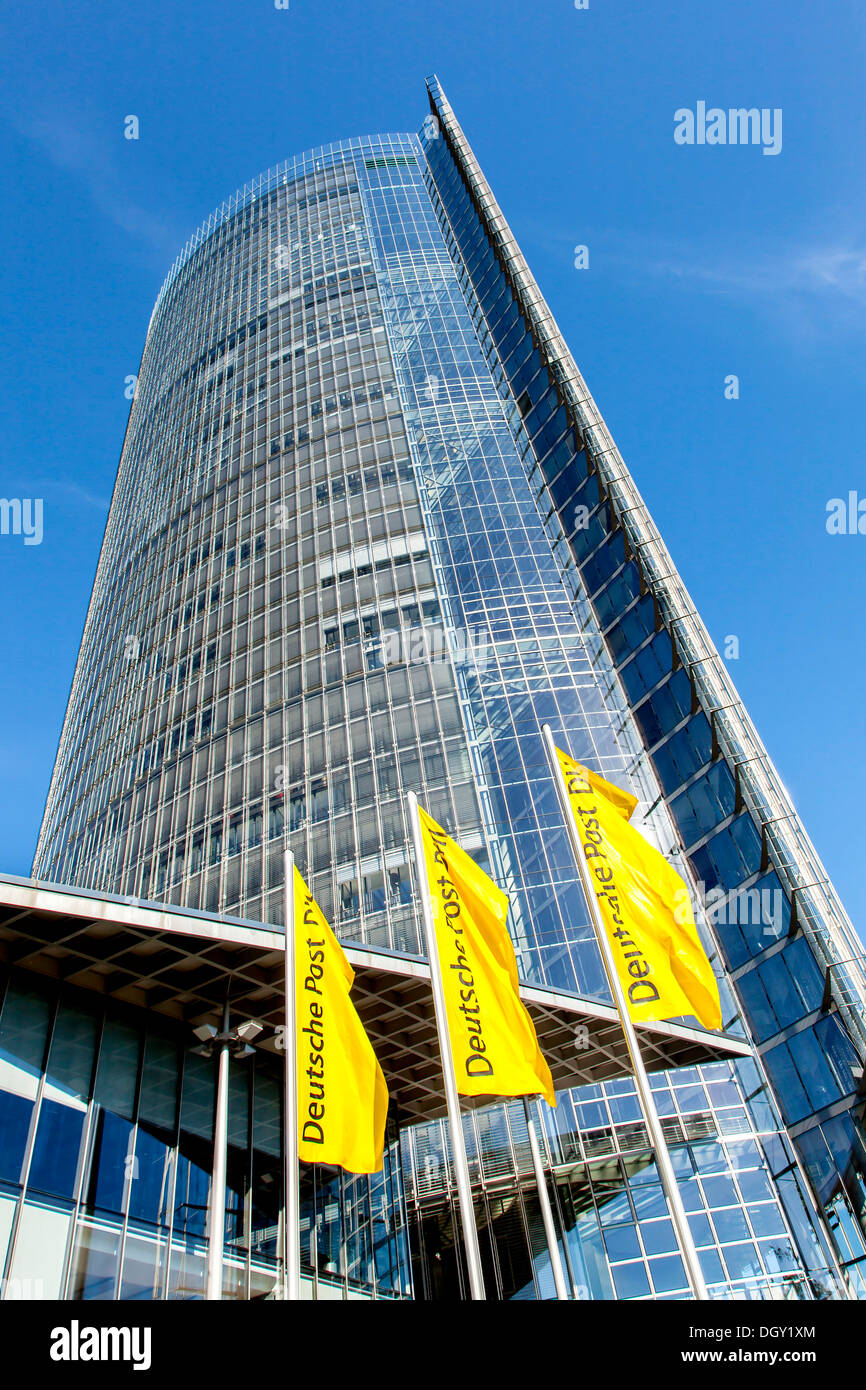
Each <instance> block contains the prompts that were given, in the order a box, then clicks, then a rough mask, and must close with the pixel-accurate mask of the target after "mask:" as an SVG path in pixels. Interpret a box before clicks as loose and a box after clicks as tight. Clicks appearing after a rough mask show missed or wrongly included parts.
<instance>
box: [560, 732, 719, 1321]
mask: <svg viewBox="0 0 866 1390" xmlns="http://www.w3.org/2000/svg"><path fill="white" fill-rule="evenodd" d="M541 732H542V736H543V738H544V746H545V749H546V750H547V757H548V760H549V762H550V770H551V772H552V774H553V780H554V783H555V785H556V793H557V796H558V797H559V805H560V809H561V811H562V815H563V819H564V821H565V825H566V828H567V830H568V837H569V840H570V841H571V848H572V850H573V852H574V859H575V863H576V864H577V871H578V873H579V875H580V881H581V883H582V885H583V890H584V893H585V895H586V900H587V903H588V905H589V914H590V917H591V918H592V924H593V927H594V928H595V935H596V938H597V940H598V945H599V950H600V951H601V958H602V960H603V962H604V970H605V974H606V975H607V981H608V984H609V985H610V989H611V993H612V994H613V997H614V1001H615V1003H616V1007H617V1012H618V1013H619V1020H620V1023H621V1025H622V1031H623V1033H624V1035H625V1042H626V1047H627V1048H628V1054H629V1058H630V1059H631V1065H632V1071H633V1073H634V1081H635V1087H636V1089H637V1093H638V1099H639V1100H640V1104H641V1109H642V1111H643V1117H644V1120H645V1121H646V1126H647V1130H648V1131H649V1136H650V1143H651V1144H652V1147H653V1149H654V1150H655V1156H656V1162H657V1164H658V1169H659V1176H660V1177H661V1180H662V1187H663V1188H664V1191H665V1195H666V1197H667V1200H668V1207H669V1208H670V1213H671V1219H672V1221H673V1224H674V1231H675V1232H676V1236H677V1243H678V1245H679V1249H680V1254H681V1255H682V1258H683V1264H684V1265H685V1270H686V1275H687V1277H688V1281H689V1284H690V1285H691V1290H692V1296H693V1297H694V1298H695V1299H699V1300H703V1299H708V1298H709V1295H708V1294H707V1286H706V1284H705V1283H704V1276H703V1272H702V1270H701V1266H700V1262H699V1260H698V1252H697V1250H696V1249H695V1243H694V1240H693V1239H692V1232H691V1228H690V1227H689V1223H688V1218H687V1216H686V1209H685V1207H684V1206H683V1200H682V1197H681V1196H680V1190H679V1187H678V1186H677V1179H676V1174H675V1173H674V1169H673V1164H672V1163H671V1156H670V1152H669V1150H668V1146H667V1140H666V1139H665V1136H664V1132H663V1130H662V1126H661V1121H660V1119H659V1116H658V1111H657V1110H656V1106H655V1100H654V1099H653V1094H652V1090H651V1089H650V1084H649V1078H648V1076H647V1073H646V1067H645V1066H644V1063H643V1057H642V1056H641V1050H640V1044H639V1043H638V1040H637V1034H636V1032H635V1028H634V1024H633V1022H632V1018H631V1014H630V1013H629V1011H628V1004H627V1002H626V997H625V994H624V993H623V989H622V985H621V984H620V979H619V975H618V973H617V969H616V961H615V960H614V955H613V948H612V947H611V944H610V939H609V937H608V934H607V929H606V927H605V924H604V919H603V917H602V915H601V908H600V906H599V902H598V898H597V896H596V892H595V889H594V888H593V885H592V880H591V878H590V874H589V866H588V864H587V862H586V856H585V855H584V852H583V846H582V845H581V842H580V836H579V835H578V832H577V826H576V824H575V820H574V813H573V811H572V809H571V806H570V804H569V800H568V793H567V791H566V788H565V783H564V781H563V777H562V769H561V768H560V765H559V759H558V758H557V756H556V745H555V744H554V742H553V734H552V733H551V731H550V725H549V724H543V725H542V726H541Z"/></svg>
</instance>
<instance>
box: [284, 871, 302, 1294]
mask: <svg viewBox="0 0 866 1390" xmlns="http://www.w3.org/2000/svg"><path fill="white" fill-rule="evenodd" d="M283 874H284V884H283V892H284V895H285V897H284V901H285V911H284V918H285V923H286V948H285V953H284V964H285V993H286V1032H285V1048H284V1050H285V1059H284V1083H285V1098H284V1104H283V1111H284V1114H285V1124H284V1128H285V1160H284V1162H285V1167H284V1173H283V1188H284V1191H285V1204H286V1219H285V1222H284V1225H283V1229H284V1246H285V1248H284V1251H283V1263H284V1266H285V1278H284V1288H285V1297H286V1298H287V1299H289V1300H291V1302H293V1303H296V1302H297V1301H298V1300H299V1299H300V1296H301V1204H300V1193H299V1191H298V1061H297V1025H296V1022H295V856H294V854H293V853H292V851H291V850H290V849H287V850H286V851H285V854H284V856H283Z"/></svg>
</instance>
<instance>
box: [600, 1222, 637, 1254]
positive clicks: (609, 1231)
mask: <svg viewBox="0 0 866 1390" xmlns="http://www.w3.org/2000/svg"><path fill="white" fill-rule="evenodd" d="M604 1243H605V1246H606V1247H607V1253H608V1258H609V1259H611V1260H633V1259H636V1258H637V1257H638V1256H639V1255H640V1244H639V1242H638V1238H637V1231H636V1230H635V1228H634V1226H608V1227H605V1232H604Z"/></svg>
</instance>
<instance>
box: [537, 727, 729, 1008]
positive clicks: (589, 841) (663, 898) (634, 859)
mask: <svg viewBox="0 0 866 1390" xmlns="http://www.w3.org/2000/svg"><path fill="white" fill-rule="evenodd" d="M556 755H557V757H558V759H559V765H560V768H561V770H562V776H563V779H564V782H565V787H566V791H567V792H568V801H569V805H570V807H571V810H572V814H573V816H574V821H575V824H576V826H577V831H578V835H579V837H580V843H581V845H582V847H583V853H584V855H585V856H586V861H587V864H588V865H589V871H590V875H591V876H592V877H593V878H594V879H595V883H596V885H597V886H596V897H597V898H598V902H599V905H600V907H601V915H602V918H603V920H604V924H605V926H606V928H607V934H608V939H609V941H610V944H611V946H612V947H613V954H614V958H615V960H616V968H617V974H618V975H619V980H620V984H621V985H622V988H623V992H624V994H625V996H626V999H627V1000H628V1005H629V1013H630V1014H631V1017H632V1018H633V1019H634V1021H635V1022H636V1023H642V1022H652V1021H655V1020H658V1019H665V1018H679V1017H681V1016H682V1015H690V1014H693V1015H694V1016H695V1018H697V1019H698V1020H699V1021H700V1022H701V1023H702V1024H703V1025H704V1027H705V1028H721V1026H722V1014H721V1008H720V1005H719V987H718V984H717V983H716V977H715V975H714V974H713V971H712V967H711V966H710V963H709V961H708V960H707V956H706V952H705V951H704V948H703V946H702V945H701V943H700V939H699V937H698V932H697V928H696V926H695V919H694V914H693V913H692V909H691V904H690V902H689V895H688V890H687V889H686V885H685V883H684V882H683V880H682V878H681V877H680V875H679V874H678V873H677V871H676V869H674V868H673V866H672V865H671V864H669V863H668V861H667V860H666V859H665V857H664V855H662V854H659V852H658V850H657V849H654V848H653V846H652V845H650V844H648V843H647V841H646V840H645V839H644V837H643V836H642V835H641V834H640V833H639V832H638V831H637V830H635V829H634V827H633V826H631V825H629V823H628V822H629V820H630V818H631V814H632V812H633V811H634V808H635V806H636V805H637V798H636V797H634V796H632V795H631V794H630V793H629V792H624V791H622V790H621V789H620V788H619V787H615V786H613V785H612V784H611V783H610V782H606V781H605V780H604V778H603V777H599V775H598V773H596V772H591V771H590V769H589V768H588V767H584V766H583V764H582V763H576V762H575V761H574V760H573V759H572V758H570V757H569V756H568V755H567V754H566V753H563V752H562V751H561V750H560V749H559V748H557V750H556Z"/></svg>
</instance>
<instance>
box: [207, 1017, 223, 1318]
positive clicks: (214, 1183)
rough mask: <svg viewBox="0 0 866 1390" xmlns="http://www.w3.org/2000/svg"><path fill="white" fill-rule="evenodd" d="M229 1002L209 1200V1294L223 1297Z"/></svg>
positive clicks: (218, 1071)
mask: <svg viewBox="0 0 866 1390" xmlns="http://www.w3.org/2000/svg"><path fill="white" fill-rule="evenodd" d="M228 1032H229V1001H228V999H226V1002H225V1004H224V1005H223V1026H222V1036H221V1039H220V1050H219V1061H218V1063H217V1093H216V1114H215V1116H214V1127H213V1170H212V1173H211V1184H210V1200H209V1201H208V1222H207V1226H208V1247H207V1293H206V1297H207V1298H208V1299H221V1298H222V1296H223V1242H224V1240H225V1229H226V1162H227V1156H228V1119H229V1041H228Z"/></svg>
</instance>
